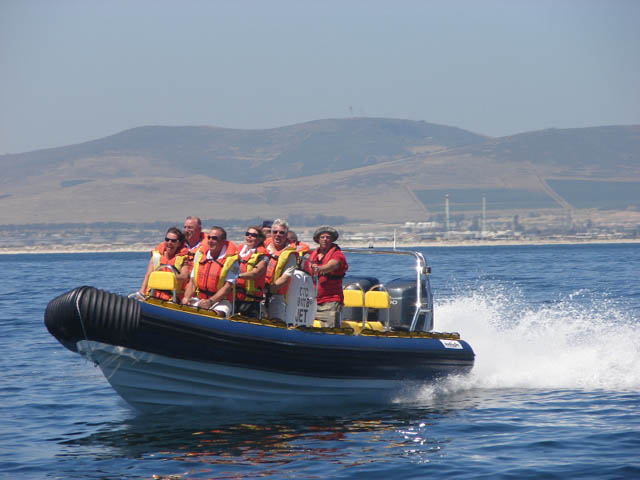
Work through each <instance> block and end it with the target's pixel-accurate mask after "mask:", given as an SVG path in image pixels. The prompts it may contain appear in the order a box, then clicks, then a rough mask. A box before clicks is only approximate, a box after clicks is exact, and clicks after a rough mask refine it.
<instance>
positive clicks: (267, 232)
mask: <svg viewBox="0 0 640 480" xmlns="http://www.w3.org/2000/svg"><path fill="white" fill-rule="evenodd" d="M272 225H273V221H272V220H265V221H264V222H262V233H264V244H265V246H266V245H269V244H270V243H271V226H272Z"/></svg>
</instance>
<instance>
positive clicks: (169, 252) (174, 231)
mask: <svg viewBox="0 0 640 480" xmlns="http://www.w3.org/2000/svg"><path fill="white" fill-rule="evenodd" d="M187 253H188V252H187V249H186V248H185V247H184V234H183V233H182V232H181V231H180V229H179V228H178V227H171V228H169V229H168V230H167V233H165V235H164V242H162V243H160V244H158V246H157V247H156V248H155V249H153V251H152V252H151V258H150V259H149V265H148V266H147V273H145V275H144V279H143V280H142V285H141V286H140V290H139V292H138V293H139V294H140V295H141V296H147V295H148V294H149V292H148V291H147V290H148V288H147V285H148V284H149V277H150V276H151V272H153V271H156V270H169V271H172V272H173V273H174V274H175V275H176V278H177V279H178V285H179V286H180V287H181V286H182V284H183V283H184V281H185V280H187V279H188V278H189V268H188V266H187V264H186V261H185V260H186V258H187ZM176 293H177V296H178V301H180V300H181V299H182V288H179V289H178V291H177V292H176ZM153 296H154V297H155V298H160V299H162V300H172V299H173V293H172V292H167V291H164V290H156V291H154V292H153Z"/></svg>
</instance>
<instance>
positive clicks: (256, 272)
mask: <svg viewBox="0 0 640 480" xmlns="http://www.w3.org/2000/svg"><path fill="white" fill-rule="evenodd" d="M268 263H269V257H260V260H258V265H256V267H255V268H254V269H253V270H251V271H249V272H243V273H241V274H240V275H238V277H240V278H245V279H248V280H253V279H254V278H258V277H259V276H260V275H262V274H263V273H264V272H265V270H266V269H267V264H268Z"/></svg>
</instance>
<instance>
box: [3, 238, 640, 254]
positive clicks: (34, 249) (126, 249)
mask: <svg viewBox="0 0 640 480" xmlns="http://www.w3.org/2000/svg"><path fill="white" fill-rule="evenodd" d="M629 243H634V244H635V243H640V238H621V239H585V240H576V239H568V238H566V239H540V240H459V241H457V240H451V241H433V242H417V243H410V244H409V243H404V242H396V248H398V249H413V248H426V247H502V246H512V245H597V244H629ZM338 245H340V246H341V247H344V248H368V247H369V243H368V242H348V241H347V242H338ZM155 246H156V245H155V244H148V245H147V244H142V243H139V244H133V245H129V246H126V245H115V246H114V245H112V244H85V245H73V244H71V245H57V246H50V245H46V246H45V245H42V246H41V245H35V246H28V247H19V248H11V247H10V248H3V247H0V255H25V254H36V255H37V254H54V253H140V252H151V250H153V248H154V247H155ZM311 246H312V248H314V245H311ZM374 248H393V242H390V241H387V242H377V243H375V244H374Z"/></svg>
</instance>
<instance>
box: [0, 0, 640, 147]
mask: <svg viewBox="0 0 640 480" xmlns="http://www.w3.org/2000/svg"><path fill="white" fill-rule="evenodd" d="M351 115H354V116H375V117H393V118H406V119H413V120H425V121H427V122H433V123H440V124H445V125H452V126H457V127H461V128H465V129H469V130H472V131H474V132H477V133H483V134H487V135H493V136H502V135H508V134H513V133H519V132H523V131H530V130H537V129H543V128H548V127H558V128H565V127H584V126H596V125H611V124H640V1H636V0H628V1H622V0H606V1H588V0H574V1H562V0H555V1H544V0H535V1H534V0H531V1H517V0H513V1H506V0H503V1H499V0H484V1H480V0H473V1H471V0H470V1H455V0H442V1H440V0H438V1H428V0H425V1H402V0H394V1H391V0H389V1H372V0H367V1H364V0H363V1H348V0H340V1H332V0H328V1H327V0H325V1H320V0H318V1H313V2H312V1H301V0H297V1H294V0H271V1H266V0H264V1H262V0H261V1H242V0H234V1H231V0H229V1H224V2H223V1H214V0H206V1H205V0H202V1H189V0H183V1H163V0H138V1H133V0H131V1H129V0H111V1H103V0H77V1H72V0H57V1H49V0H46V1H45V0H42V1H37V0H15V1H13V0H0V154H1V153H15V152H22V151H29V150H34V149H38V148H45V147H52V146H60V145H67V144H72V143H77V142H81V141H85V140H91V139H94V138H100V137H103V136H106V135H110V134H113V133H117V132H119V131H122V130H125V129H127V128H131V127H135V126H140V125H215V126H224V127H234V128H269V127H276V126H282V125H289V124H293V123H298V122H304V121H309V120H316V119H320V118H341V117H342V118H343V117H349V116H351Z"/></svg>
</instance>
